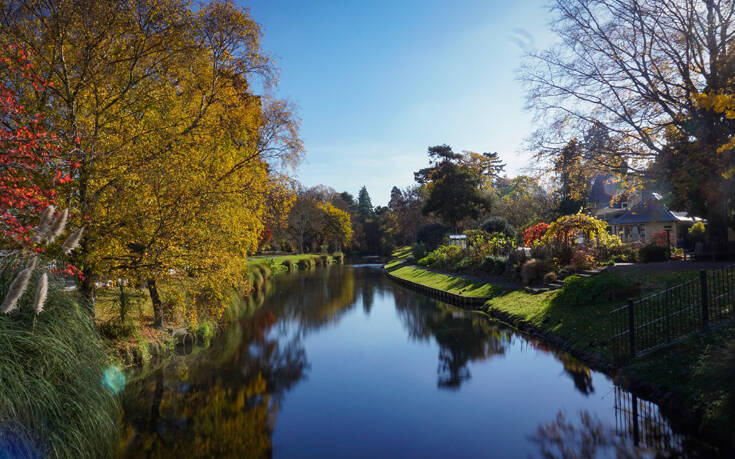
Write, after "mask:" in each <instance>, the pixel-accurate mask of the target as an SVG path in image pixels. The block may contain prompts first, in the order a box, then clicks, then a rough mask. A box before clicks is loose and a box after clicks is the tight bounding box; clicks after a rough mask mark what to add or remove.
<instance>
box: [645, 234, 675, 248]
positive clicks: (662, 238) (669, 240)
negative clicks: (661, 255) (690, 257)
mask: <svg viewBox="0 0 735 459" xmlns="http://www.w3.org/2000/svg"><path fill="white" fill-rule="evenodd" d="M667 236H668V237H667ZM651 244H653V245H657V246H659V247H669V246H673V245H676V241H674V238H673V236H672V235H671V232H669V233H668V234H667V233H666V230H661V231H656V232H655V233H653V236H651Z"/></svg>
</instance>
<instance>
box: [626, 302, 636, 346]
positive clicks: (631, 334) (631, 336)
mask: <svg viewBox="0 0 735 459" xmlns="http://www.w3.org/2000/svg"><path fill="white" fill-rule="evenodd" d="M628 344H629V347H630V358H633V357H635V318H634V315H633V300H628Z"/></svg>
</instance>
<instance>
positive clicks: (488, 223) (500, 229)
mask: <svg viewBox="0 0 735 459" xmlns="http://www.w3.org/2000/svg"><path fill="white" fill-rule="evenodd" d="M480 228H481V229H483V230H484V231H486V232H488V233H490V234H492V233H501V234H504V235H505V236H507V237H509V238H514V237H516V229H515V227H513V225H511V224H510V223H509V222H508V220H506V218H505V217H500V216H493V217H488V218H487V219H486V220H485V221H484V222H482V225H480Z"/></svg>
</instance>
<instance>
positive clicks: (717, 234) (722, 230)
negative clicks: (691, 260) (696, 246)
mask: <svg viewBox="0 0 735 459" xmlns="http://www.w3.org/2000/svg"><path fill="white" fill-rule="evenodd" d="M727 228H728V225H727V194H726V192H725V190H724V187H718V189H717V190H716V191H713V192H712V193H711V194H710V195H709V197H708V199H707V240H706V242H707V250H708V251H716V252H724V251H726V250H727Z"/></svg>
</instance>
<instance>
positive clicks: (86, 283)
mask: <svg viewBox="0 0 735 459" xmlns="http://www.w3.org/2000/svg"><path fill="white" fill-rule="evenodd" d="M82 274H84V280H82V281H81V282H80V284H79V290H80V291H81V293H82V296H83V297H84V298H85V299H86V300H87V302H86V307H87V312H88V313H89V315H90V316H91V317H94V301H95V292H94V281H93V280H92V273H90V272H87V271H82Z"/></svg>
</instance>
